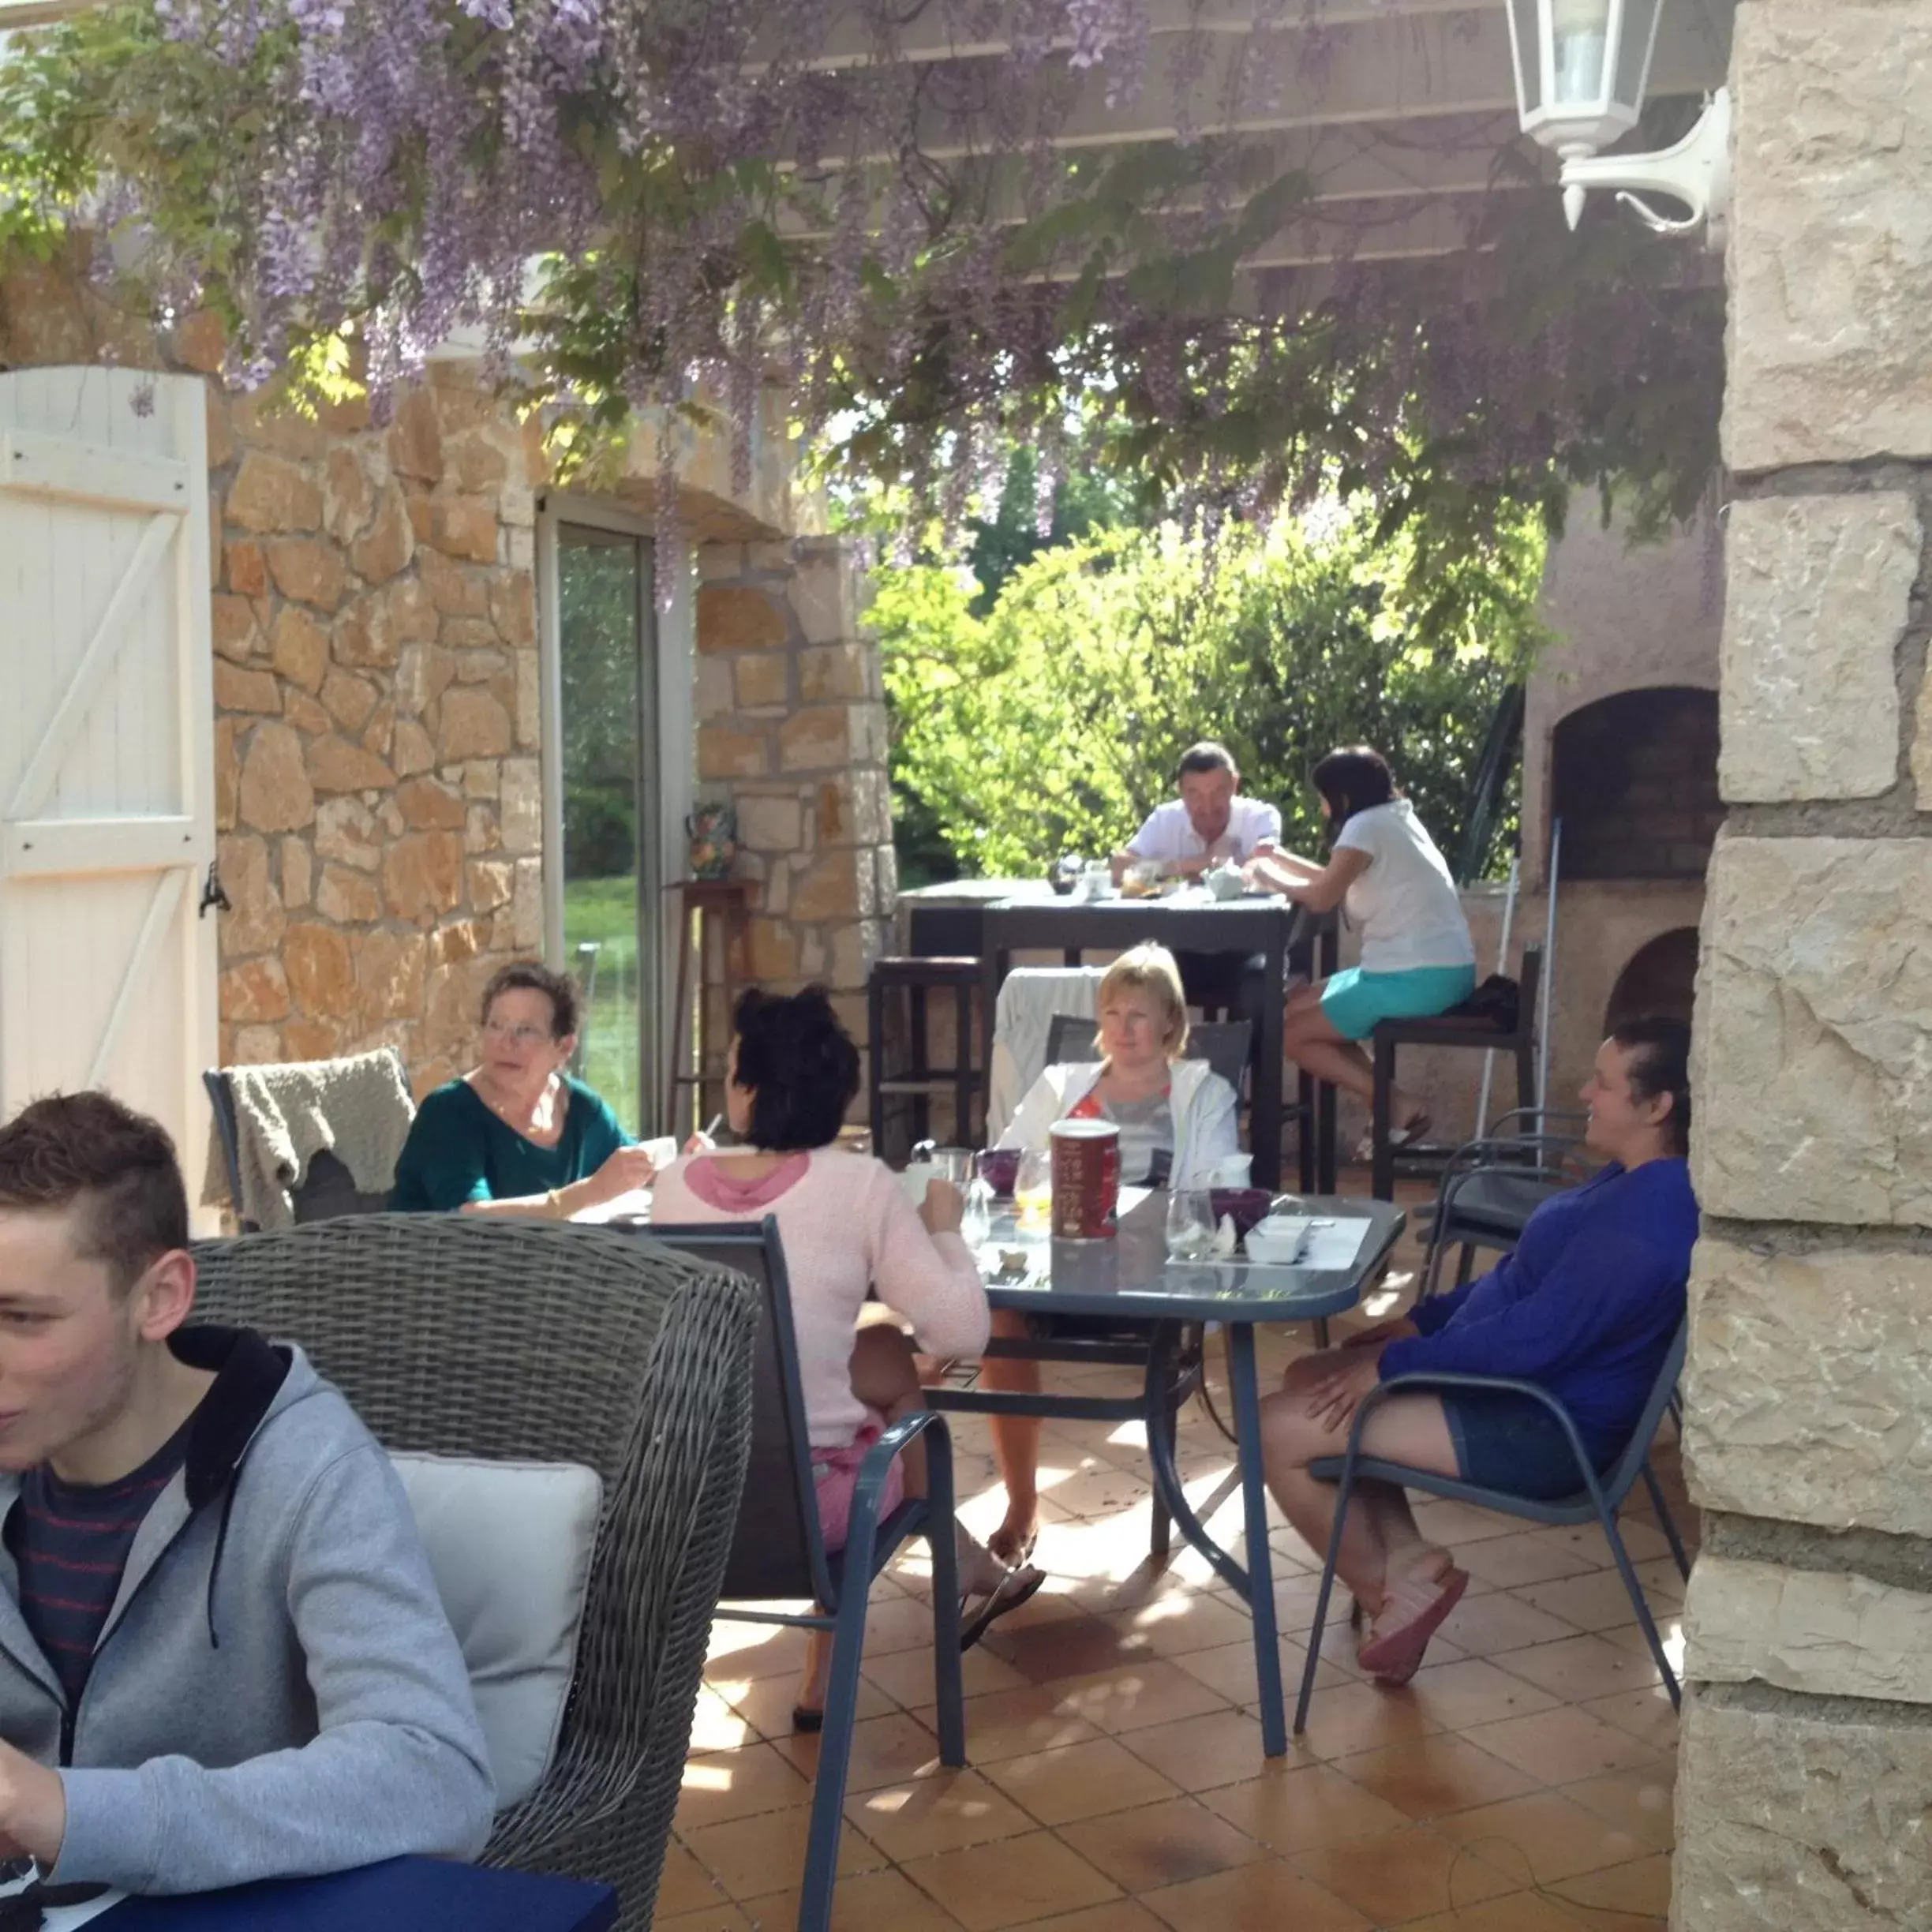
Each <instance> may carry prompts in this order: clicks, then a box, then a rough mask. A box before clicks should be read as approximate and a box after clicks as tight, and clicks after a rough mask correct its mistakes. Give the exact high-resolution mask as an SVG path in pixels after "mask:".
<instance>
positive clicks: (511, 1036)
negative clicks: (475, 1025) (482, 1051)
mask: <svg viewBox="0 0 1932 1932" xmlns="http://www.w3.org/2000/svg"><path fill="white" fill-rule="evenodd" d="M483 1031H484V1032H485V1034H487V1035H489V1038H490V1039H507V1040H508V1041H510V1042H511V1043H513V1044H514V1045H515V1046H519V1047H534V1046H535V1045H536V1044H537V1042H538V1041H539V1040H547V1039H550V1038H551V1032H550V1029H549V1028H548V1027H540V1026H532V1025H530V1024H529V1023H528V1022H527V1021H526V1022H525V1023H524V1024H522V1026H510V1025H507V1024H505V1023H504V1021H503V1020H485V1021H484V1022H483Z"/></svg>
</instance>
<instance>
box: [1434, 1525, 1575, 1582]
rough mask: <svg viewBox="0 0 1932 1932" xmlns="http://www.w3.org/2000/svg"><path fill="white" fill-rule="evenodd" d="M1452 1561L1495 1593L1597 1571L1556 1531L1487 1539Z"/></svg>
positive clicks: (1529, 1531)
mask: <svg viewBox="0 0 1932 1932" xmlns="http://www.w3.org/2000/svg"><path fill="white" fill-rule="evenodd" d="M1600 1540H1601V1539H1600ZM1456 1561H1457V1563H1458V1564H1459V1565H1460V1566H1461V1567H1462V1568H1463V1569H1465V1570H1466V1571H1468V1572H1469V1573H1470V1575H1471V1576H1473V1577H1480V1578H1482V1579H1483V1581H1484V1582H1487V1583H1493V1584H1494V1585H1496V1587H1497V1588H1498V1589H1519V1588H1521V1587H1522V1586H1523V1585H1524V1584H1526V1583H1542V1582H1548V1580H1549V1579H1550V1578H1553V1577H1570V1576H1583V1575H1586V1574H1589V1572H1590V1571H1593V1570H1594V1569H1595V1568H1596V1567H1597V1566H1596V1563H1595V1561H1594V1560H1593V1559H1592V1558H1590V1557H1589V1556H1585V1555H1584V1554H1583V1553H1582V1552H1581V1551H1580V1550H1578V1548H1575V1546H1574V1544H1572V1543H1571V1541H1569V1540H1568V1539H1567V1537H1565V1536H1564V1534H1563V1532H1562V1531H1561V1530H1559V1529H1522V1530H1518V1532H1517V1533H1516V1534H1515V1535H1514V1536H1504V1537H1488V1538H1486V1539H1485V1541H1482V1542H1480V1543H1471V1544H1468V1545H1467V1546H1466V1547H1465V1548H1459V1549H1458V1550H1457V1552H1456Z"/></svg>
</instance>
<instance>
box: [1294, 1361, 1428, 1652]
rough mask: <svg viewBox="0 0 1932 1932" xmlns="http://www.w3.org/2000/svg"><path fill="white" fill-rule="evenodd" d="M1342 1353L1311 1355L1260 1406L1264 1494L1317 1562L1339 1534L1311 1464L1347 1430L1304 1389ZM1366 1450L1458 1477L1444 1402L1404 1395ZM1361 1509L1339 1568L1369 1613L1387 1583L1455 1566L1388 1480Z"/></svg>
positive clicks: (1330, 1497)
mask: <svg viewBox="0 0 1932 1932" xmlns="http://www.w3.org/2000/svg"><path fill="white" fill-rule="evenodd" d="M1339 1353H1340V1351H1337V1350H1327V1351H1324V1353H1323V1354H1317V1355H1310V1356H1305V1357H1303V1358H1302V1359H1301V1361H1297V1362H1296V1363H1294V1365H1293V1366H1292V1367H1291V1368H1290V1370H1289V1372H1288V1374H1287V1376H1286V1378H1285V1379H1284V1382H1283V1386H1282V1391H1281V1392H1280V1393H1279V1395H1271V1396H1269V1397H1268V1398H1267V1400H1266V1401H1264V1402H1263V1403H1262V1405H1261V1441H1262V1454H1263V1459H1264V1463H1265V1465H1266V1468H1267V1482H1268V1487H1269V1488H1270V1489H1271V1490H1272V1491H1273V1492H1274V1494H1275V1501H1276V1502H1277V1503H1279V1504H1280V1505H1281V1508H1282V1514H1283V1515H1286V1517H1287V1518H1288V1520H1289V1521H1290V1522H1291V1523H1293V1524H1294V1526H1295V1528H1296V1529H1297V1530H1299V1531H1300V1532H1301V1536H1302V1537H1303V1539H1304V1540H1305V1541H1306V1542H1307V1544H1308V1545H1309V1548H1311V1549H1312V1550H1313V1551H1314V1552H1315V1554H1316V1556H1324V1555H1325V1554H1326V1553H1327V1548H1328V1539H1329V1537H1330V1535H1331V1533H1332V1531H1333V1529H1334V1527H1335V1485H1334V1484H1333V1483H1328V1482H1322V1481H1317V1480H1316V1478H1315V1477H1312V1476H1311V1475H1310V1474H1309V1468H1308V1466H1309V1464H1310V1463H1311V1462H1314V1461H1316V1459H1317V1458H1320V1457H1322V1456H1330V1455H1341V1454H1342V1451H1344V1450H1345V1449H1346V1447H1347V1446H1348V1428H1347V1425H1346V1424H1344V1425H1342V1426H1341V1427H1339V1428H1331V1426H1330V1425H1328V1424H1327V1422H1326V1421H1324V1420H1322V1419H1321V1418H1320V1417H1315V1416H1312V1415H1310V1414H1309V1412H1308V1398H1307V1391H1308V1389H1309V1387H1310V1385H1312V1383H1315V1382H1316V1381H1318V1380H1320V1379H1321V1377H1322V1376H1324V1374H1326V1373H1327V1372H1328V1370H1329V1369H1330V1368H1332V1367H1333V1366H1334V1365H1335V1359H1336V1357H1337V1355H1338V1354H1339ZM1362 1445H1363V1447H1364V1448H1365V1450H1366V1451H1368V1453H1369V1454H1370V1455H1379V1456H1385V1457H1387V1458H1389V1460H1391V1462H1408V1463H1412V1464H1413V1465H1415V1466H1417V1468H1421V1469H1429V1470H1440V1471H1442V1472H1443V1473H1444V1474H1446V1475H1452V1474H1454V1473H1455V1469H1456V1459H1455V1443H1453V1442H1452V1441H1451V1440H1450V1436H1449V1425H1448V1422H1447V1419H1446V1418H1445V1417H1444V1416H1443V1408H1442V1404H1441V1402H1440V1401H1439V1400H1438V1399H1437V1398H1436V1397H1435V1396H1433V1395H1398V1396H1397V1397H1395V1398H1394V1399H1392V1400H1391V1401H1389V1402H1383V1404H1381V1405H1380V1406H1379V1407H1378V1408H1377V1409H1376V1411H1375V1413H1373V1414H1372V1415H1371V1416H1370V1417H1369V1418H1368V1427H1367V1428H1365V1430H1364V1432H1363V1435H1362ZM1357 1497H1358V1500H1359V1503H1360V1504H1361V1507H1356V1508H1354V1509H1351V1510H1350V1511H1349V1514H1348V1522H1347V1523H1346V1526H1345V1527H1344V1529H1343V1531H1342V1548H1341V1550H1340V1552H1339V1555H1338V1556H1337V1559H1336V1563H1335V1567H1336V1570H1337V1571H1338V1573H1339V1574H1340V1576H1341V1578H1342V1582H1344V1583H1346V1585H1347V1586H1348V1587H1349V1588H1350V1589H1351V1590H1352V1591H1354V1593H1355V1595H1356V1597H1357V1598H1358V1599H1359V1600H1360V1601H1361V1604H1362V1605H1363V1607H1364V1608H1365V1609H1366V1610H1367V1611H1368V1612H1369V1613H1370V1615H1371V1616H1373V1615H1375V1614H1376V1612H1379V1611H1380V1609H1381V1608H1382V1604H1383V1598H1384V1597H1386V1596H1387V1593H1388V1589H1389V1587H1390V1585H1391V1582H1395V1581H1398V1580H1399V1579H1401V1578H1404V1577H1407V1576H1416V1575H1434V1574H1440V1573H1442V1572H1443V1571H1446V1570H1447V1569H1448V1568H1449V1567H1450V1563H1451V1559H1450V1556H1449V1552H1447V1550H1443V1549H1440V1548H1436V1547H1435V1546H1434V1545H1432V1544H1430V1543H1428V1541H1427V1540H1426V1539H1425V1537H1423V1535H1422V1533H1421V1531H1420V1529H1417V1526H1416V1521H1415V1518H1414V1516H1413V1514H1412V1513H1411V1512H1410V1508H1409V1503H1408V1499H1407V1498H1406V1496H1403V1494H1402V1492H1401V1491H1400V1490H1399V1489H1397V1488H1394V1487H1392V1486H1391V1485H1388V1484H1385V1483H1375V1484H1365V1485H1362V1487H1361V1489H1360V1490H1358V1492H1357Z"/></svg>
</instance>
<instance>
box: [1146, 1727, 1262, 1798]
mask: <svg viewBox="0 0 1932 1932" xmlns="http://www.w3.org/2000/svg"><path fill="white" fill-rule="evenodd" d="M1123 1735H1124V1736H1125V1740H1126V1743H1127V1747H1128V1748H1129V1750H1131V1751H1133V1754H1134V1755H1135V1756H1136V1758H1144V1760H1145V1761H1146V1762H1148V1764H1151V1765H1152V1766H1153V1767H1154V1769H1155V1770H1156V1771H1158V1772H1159V1773H1160V1774H1161V1775H1162V1777H1166V1778H1170V1779H1171V1780H1173V1781H1174V1784H1177V1785H1178V1786H1179V1788H1181V1790H1182V1791H1185V1792H1204V1791H1211V1790H1213V1789H1214V1788H1215V1786H1217V1785H1219V1784H1235V1783H1237V1782H1238V1781H1239V1780H1241V1779H1243V1778H1251V1777H1254V1776H1255V1774H1256V1773H1257V1772H1258V1771H1260V1769H1261V1768H1262V1766H1263V1765H1264V1764H1265V1763H1266V1762H1267V1760H1266V1758H1264V1756H1263V1755H1262V1750H1261V1726H1260V1723H1259V1721H1258V1720H1256V1719H1255V1718H1252V1717H1249V1715H1248V1713H1246V1712H1245V1711H1237V1710H1220V1711H1207V1712H1204V1713H1202V1714H1201V1715H1200V1717H1183V1718H1181V1719H1179V1720H1177V1721H1176V1722H1174V1723H1173V1724H1150V1725H1148V1727H1147V1728H1145V1729H1144V1730H1138V1731H1129V1732H1125V1733H1124V1734H1123Z"/></svg>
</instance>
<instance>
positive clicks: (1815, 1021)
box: [1672, 0, 1932, 1932]
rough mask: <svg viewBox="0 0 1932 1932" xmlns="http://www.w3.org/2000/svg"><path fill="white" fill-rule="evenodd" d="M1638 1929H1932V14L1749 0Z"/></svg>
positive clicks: (1740, 31)
mask: <svg viewBox="0 0 1932 1932" xmlns="http://www.w3.org/2000/svg"><path fill="white" fill-rule="evenodd" d="M1733 59H1734V80H1733V85H1734V92H1735V96H1736V102H1737V110H1738V131H1737V148H1736V170H1737V179H1736V202H1735V212H1734V220H1733V225H1732V239H1731V245H1730V254H1729V260H1728V272H1729V275H1730V282H1731V320H1730V326H1731V332H1732V341H1731V354H1730V388H1729V392H1728V397H1727V400H1726V414H1725V422H1724V444H1725V453H1726V456H1727V459H1728V462H1730V464H1731V466H1732V470H1733V472H1734V474H1735V489H1736V493H1737V496H1738V498H1739V501H1738V502H1737V504H1736V506H1735V508H1734V510H1733V511H1732V518H1731V524H1730V530H1729V535H1728V573H1729V594H1728V611H1729V616H1728V622H1727V626H1726V631H1725V636H1724V653H1723V684H1722V708H1723V726H1724V757H1723V765H1722V776H1723V783H1724V792H1725V796H1726V798H1727V799H1728V802H1729V803H1730V805H1731V807H1732V810H1731V814H1730V818H1729V822H1728V826H1727V829H1726V831H1725V833H1724V837H1722V838H1720V841H1718V844H1717V852H1716V855H1715V856H1714V859H1713V865H1712V873H1711V882H1710V887H1711V889H1710V898H1709V906H1708V908H1707V911H1706V914H1705V924H1704V934H1703V963H1702V979H1701V981H1700V986H1699V992H1698V1015H1699V1029H1698V1066H1697V1069H1696V1081H1697V1086H1698V1103H1699V1107H1700V1116H1699V1131H1698V1135H1697V1155H1696V1178H1697V1185H1698V1194H1699V1196H1700V1198H1701V1200H1702V1204H1703V1207H1704V1210H1705V1217H1706V1219H1705V1239H1704V1241H1703V1242H1702V1244H1701V1245H1700V1247H1699V1249H1698V1257H1697V1264H1696V1267H1695V1271H1694V1279H1693V1282H1692V1293H1691V1321H1692V1331H1691V1347H1690V1373H1689V1380H1688V1386H1687V1398H1688V1399H1687V1405H1686V1410H1687V1428H1688V1434H1687V1445H1686V1446H1687V1457H1688V1462H1689V1466H1690V1476H1691V1482H1692V1488H1693V1493H1694V1496H1695V1497H1696V1499H1697V1500H1698V1501H1699V1502H1700V1503H1702V1506H1703V1507H1705V1511H1706V1512H1707V1527H1706V1534H1705V1555H1704V1557H1703V1559H1702V1561H1701V1562H1700V1563H1699V1566H1698V1571H1697V1573H1696V1574H1695V1575H1694V1578H1693V1579H1692V1582H1691V1586H1690V1597H1689V1602H1688V1606H1687V1634H1688V1653H1687V1676H1688V1678H1689V1679H1690V1702H1689V1709H1688V1715H1687V1721H1686V1724H1685V1729H1684V1743H1683V1765H1682V1773H1681V1777H1680V1779H1679V1799H1678V1807H1679V1854H1678V1859H1677V1864H1676V1896H1675V1900H1674V1906H1673V1917H1672V1923H1674V1924H1675V1925H1676V1926H1677V1927H1678V1928H1679V1932H1744V1929H1745V1928H1747V1927H1748V1928H1751V1929H1752V1932H1758V1928H1763V1927H1767V1926H1778V1927H1780V1928H1782V1929H1783V1932H1838V1929H1839V1928H1841V1927H1842V1928H1847V1929H1849V1928H1852V1927H1854V1926H1857V1927H1865V1926H1877V1925H1881V1924H1883V1925H1896V1926H1918V1927H1925V1926H1932V1846H1929V1845H1928V1841H1927V1839H1926V1825H1925V1820H1926V1800H1927V1795H1928V1792H1932V1673H1929V1672H1928V1671H1927V1668H1926V1653H1927V1646H1928V1642H1929V1641H1932V1638H1929V1633H1932V1506H1929V1505H1928V1503H1927V1500H1926V1499H1927V1496H1928V1483H1927V1475H1928V1472H1929V1470H1932V1375H1929V1374H1928V1372H1927V1368H1926V1363H1927V1361H1928V1359H1929V1358H1932V1357H1929V1356H1928V1347H1929V1345H1932V1127H1928V1125H1927V1121H1928V1118H1932V968H1928V967H1927V965H1926V959H1927V957H1928V953H1927V947H1928V942H1932V910H1929V909H1928V908H1932V816H1928V814H1932V691H1928V689H1927V683H1926V642H1927V592H1928V587H1929V586H1932V556H1928V553H1927V549H1926V532H1927V529H1928V526H1932V215H1929V214H1928V207H1929V205H1932V204H1928V202H1927V200H1926V194H1925V182H1926V178H1927V176H1928V174H1929V173H1932V95H1928V94H1927V92H1926V89H1925V87H1924V84H1923V76H1924V75H1925V74H1926V73H1927V72H1928V71H1932V7H1928V6H1926V5H1924V4H1923V3H1922V0H1919V3H1911V0H1747V3H1746V4H1745V5H1743V6H1740V8H1739V10H1738V15H1737V25H1736V40H1735V52H1734V56H1733Z"/></svg>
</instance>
